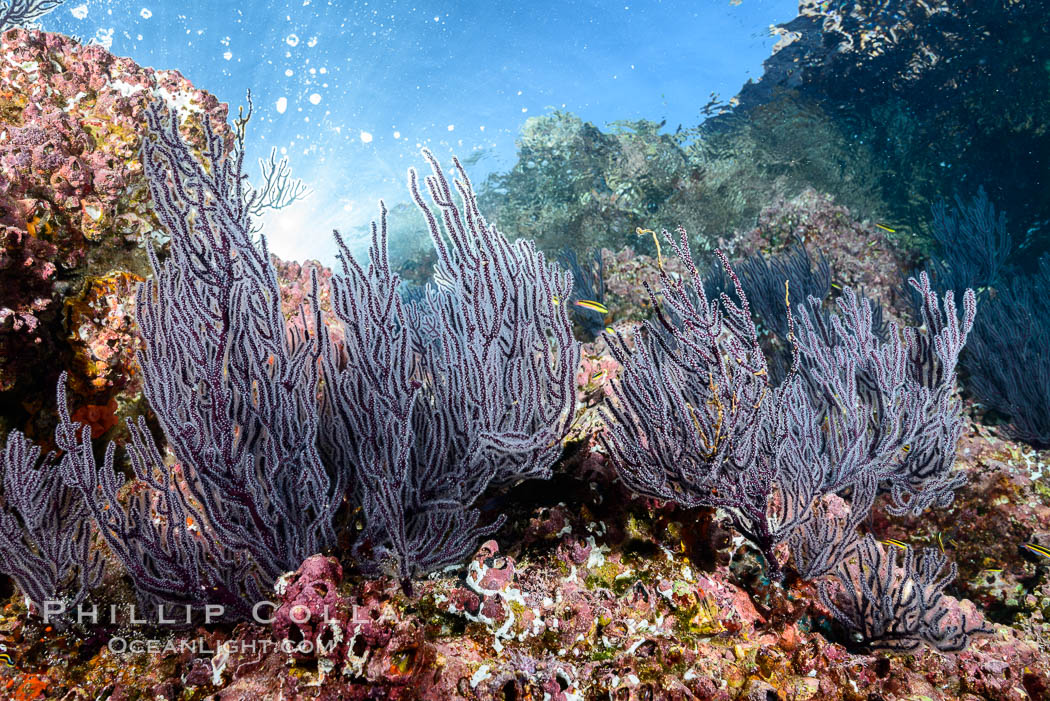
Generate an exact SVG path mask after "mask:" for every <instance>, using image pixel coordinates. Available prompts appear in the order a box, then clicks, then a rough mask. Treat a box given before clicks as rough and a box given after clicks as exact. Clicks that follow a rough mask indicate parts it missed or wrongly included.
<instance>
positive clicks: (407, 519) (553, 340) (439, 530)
mask: <svg viewBox="0 0 1050 701" xmlns="http://www.w3.org/2000/svg"><path fill="white" fill-rule="evenodd" d="M423 156H424V157H425V158H426V159H427V161H429V163H430V166H431V168H432V174H431V175H429V176H427V177H426V178H425V181H424V185H425V189H426V193H427V194H428V195H429V197H430V199H431V200H432V201H433V207H432V206H431V205H429V204H428V203H427V202H426V200H425V199H424V195H423V193H422V192H421V191H420V184H419V180H418V176H417V174H416V172H415V170H410V171H409V185H410V188H411V191H412V195H413V197H414V199H415V201H416V204H417V205H418V206H419V208H420V209H421V210H422V212H423V214H424V217H425V219H426V222H427V226H428V228H429V231H430V235H431V238H432V239H433V242H434V247H435V249H436V251H437V266H436V270H435V275H434V281H433V282H432V283H430V284H429V285H428V286H427V288H426V290H425V292H424V293H423V294H422V295H416V296H414V297H413V298H412V300H411V301H406V300H405V299H403V297H402V296H401V294H400V292H399V284H400V283H399V279H398V276H397V275H396V274H395V273H394V272H393V271H392V270H391V268H390V263H389V259H388V256H387V229H386V209H385V207H383V206H382V204H381V216H380V221H379V224H378V225H377V224H375V223H373V226H372V244H371V248H370V249H369V256H370V264H369V266H368V267H367V268H365V267H363V266H362V265H361V264H359V263H358V262H357V261H356V260H354V258H353V257H352V256H351V255H350V253H349V251H348V250H347V247H346V245H345V244H344V243H343V241H342V239H341V238H340V237H339V236H338V233H337V234H336V240H337V242H338V244H339V247H340V251H341V253H340V260H341V262H342V274H341V275H336V276H334V277H333V278H332V309H333V311H334V313H335V315H336V317H338V319H339V320H340V322H341V323H342V325H343V328H344V339H345V340H344V342H343V343H342V344H341V345H338V346H337V345H335V344H333V343H331V342H330V341H329V340H328V339H327V334H326V333H324V332H322V339H323V345H324V353H323V354H322V358H323V363H324V364H323V367H324V370H323V376H324V383H323V384H324V409H323V411H322V425H323V428H322V447H323V451H324V453H325V455H326V461H327V462H329V463H330V464H333V465H342V466H345V468H346V470H347V472H348V474H347V477H346V479H347V481H348V483H349V484H350V485H351V490H352V492H353V494H354V501H355V503H357V504H359V505H360V506H361V508H362V511H363V521H364V530H363V532H362V533H361V534H360V537H359V538H358V541H357V545H358V547H357V552H358V554H359V556H360V558H361V560H362V561H363V564H364V565H365V568H366V569H372V570H373V571H379V572H385V573H388V574H391V575H393V576H395V577H397V578H398V579H399V580H400V581H401V582H402V585H403V586H404V587H405V588H406V589H407V588H409V587H410V584H409V582H410V579H411V578H412V577H413V576H417V575H420V574H424V573H427V572H430V571H433V570H435V569H437V568H439V567H442V566H444V565H448V564H450V563H453V562H457V561H460V560H462V559H463V558H464V557H467V556H468V555H469V554H470V553H471V552H472V551H473V549H474V548H475V547H476V546H477V542H478V540H479V539H481V538H482V537H483V536H486V535H488V534H490V533H492V532H493V531H495V530H496V529H497V528H498V527H499V526H500V525H501V523H502V518H501V519H498V520H497V521H496V522H494V523H489V524H483V523H481V515H480V512H479V511H478V509H476V508H474V506H473V504H474V503H475V501H476V500H477V499H478V497H480V496H481V494H482V493H483V492H484V491H485V490H486V489H487V488H489V487H490V486H502V485H510V484H513V483H515V482H518V481H520V480H525V479H532V478H541V479H542V478H546V477H548V476H549V475H550V469H551V466H552V464H553V463H554V461H555V460H556V459H557V458H558V456H559V455H560V453H561V450H562V440H563V439H564V437H565V435H566V433H567V432H568V428H569V424H570V422H571V419H572V409H573V406H574V401H575V387H574V376H575V372H576V368H577V365H578V363H579V356H580V349H579V343H578V342H576V341H575V340H574V339H573V336H572V324H571V322H570V320H569V316H568V311H567V304H565V303H561V304H559V300H563V301H564V300H568V298H569V296H570V294H571V291H572V278H571V276H570V275H569V274H568V273H566V272H563V271H561V270H560V269H559V268H558V266H557V265H554V264H553V263H550V262H548V261H546V260H545V258H544V256H543V254H542V253H541V252H539V251H538V250H536V247H535V244H534V243H533V242H531V241H525V240H519V241H517V242H515V243H513V244H512V243H510V242H508V241H507V239H506V238H505V237H504V236H503V235H502V234H501V233H499V231H497V230H496V228H495V227H494V226H490V225H489V224H488V223H486V221H485V219H484V218H483V217H482V215H481V213H480V212H479V211H478V206H477V200H476V198H475V195H474V190H473V188H472V186H471V183H470V180H469V179H468V178H467V175H466V172H465V171H464V169H463V167H462V165H461V164H460V163H459V161H458V160H456V161H454V163H455V168H456V173H457V176H458V177H457V178H456V179H455V180H454V182H453V183H452V186H450V184H449V182H448V180H447V179H446V177H445V175H444V174H443V173H442V171H441V167H440V165H439V164H438V162H437V160H436V159H435V158H434V157H433V156H432V155H431V154H430V152H429V151H427V150H423ZM453 187H454V188H455V190H456V192H458V195H459V203H457V202H456V201H455V198H454V195H453V190H452V188H453Z"/></svg>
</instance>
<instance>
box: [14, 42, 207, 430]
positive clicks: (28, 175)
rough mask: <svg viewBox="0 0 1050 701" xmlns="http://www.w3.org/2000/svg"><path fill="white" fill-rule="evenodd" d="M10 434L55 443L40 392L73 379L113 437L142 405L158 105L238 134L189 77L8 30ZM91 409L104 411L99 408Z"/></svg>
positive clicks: (79, 396) (158, 236)
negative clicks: (141, 345) (150, 112)
mask: <svg viewBox="0 0 1050 701" xmlns="http://www.w3.org/2000/svg"><path fill="white" fill-rule="evenodd" d="M0 54H2V55H3V56H4V58H5V60H4V62H3V63H2V65H0V273H2V274H0V397H2V401H0V404H2V405H3V407H4V409H3V410H2V412H0V429H2V432H4V433H6V431H7V430H9V429H11V428H24V429H25V430H26V431H27V432H28V433H29V434H30V435H34V436H39V437H40V439H41V440H44V438H43V437H44V436H46V435H47V430H46V429H47V425H46V424H47V419H44V421H43V424H44V425H35V423H36V422H37V421H38V420H39V419H38V417H47V416H50V415H52V414H53V406H52V405H50V404H49V403H48V401H47V400H46V399H44V400H43V401H42V399H43V397H46V393H44V394H41V393H40V392H39V387H40V386H41V385H43V386H46V385H48V384H53V383H54V382H55V380H56V379H57V377H58V374H59V373H60V372H61V371H62V370H68V371H69V372H70V377H71V388H72V391H73V393H74V397H75V405H76V406H77V410H78V411H80V410H81V408H82V407H83V410H82V411H83V412H85V416H86V414H90V415H91V416H90V417H88V418H90V422H91V424H92V426H94V427H97V428H98V429H99V430H101V429H103V428H106V429H107V430H108V428H109V427H112V426H114V425H116V424H117V423H118V422H117V421H116V418H117V417H123V416H127V415H129V414H130V413H133V412H132V411H129V407H130V406H131V405H132V404H133V403H134V400H135V398H137V396H138V390H137V388H136V386H135V374H134V363H133V362H132V360H133V358H134V348H135V340H134V335H133V333H132V332H131V330H132V327H133V324H134V320H133V319H132V318H131V312H130V309H131V307H132V306H133V305H131V304H130V303H129V300H131V298H132V296H133V293H134V287H135V283H136V282H137V281H139V280H142V279H143V277H144V276H145V275H146V274H147V272H148V268H149V266H148V263H147V261H146V246H148V245H154V246H157V247H158V248H159V249H161V250H162V249H163V246H164V243H165V241H164V236H165V235H164V233H163V231H162V230H161V229H160V227H159V225H158V222H157V219H156V216H155V215H154V213H153V208H152V205H151V202H150V196H149V191H148V189H147V188H146V185H145V181H144V179H143V176H142V166H141V164H140V162H139V147H140V144H141V139H142V134H143V133H144V128H145V121H144V117H143V110H144V108H145V106H146V105H147V104H148V103H149V102H150V100H152V99H153V98H154V97H158V96H159V97H163V98H164V99H165V100H166V101H168V102H169V104H172V105H175V106H177V107H178V108H179V109H181V110H183V111H184V112H186V113H187V114H188V115H190V117H191V118H190V120H189V122H188V123H187V126H186V130H187V133H186V135H187V137H188V138H191V139H199V134H194V130H195V127H194V126H193V125H194V124H196V125H197V127H196V128H197V129H199V125H200V123H201V121H200V120H202V119H206V120H208V121H209V122H210V123H211V124H212V125H213V126H214V127H215V128H217V129H221V130H224V131H225V130H228V127H227V125H226V118H227V106H226V105H225V104H222V103H219V101H218V100H216V99H215V97H214V96H213V95H210V94H208V93H206V92H204V91H202V90H198V89H197V88H194V87H193V86H192V85H191V84H190V83H189V81H187V80H186V79H185V78H183V77H182V76H181V75H180V74H179V73H178V71H155V70H153V69H151V68H142V67H140V66H138V65H136V64H135V63H134V62H133V61H131V60H130V59H127V58H119V57H116V56H113V55H112V54H110V53H109V52H107V51H106V50H105V49H103V48H102V47H101V46H86V45H82V44H80V43H79V42H77V41H75V40H74V39H71V38H69V37H65V36H62V35H59V34H47V33H43V32H38V31H26V30H23V29H18V28H14V29H8V30H7V31H5V32H3V33H2V34H0ZM87 407H90V408H87Z"/></svg>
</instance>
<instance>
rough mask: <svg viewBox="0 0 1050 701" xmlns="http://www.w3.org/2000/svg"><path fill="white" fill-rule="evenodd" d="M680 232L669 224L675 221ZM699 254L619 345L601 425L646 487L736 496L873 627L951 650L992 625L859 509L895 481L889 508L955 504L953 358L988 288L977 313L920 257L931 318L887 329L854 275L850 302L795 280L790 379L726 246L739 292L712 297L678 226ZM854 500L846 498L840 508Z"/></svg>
mask: <svg viewBox="0 0 1050 701" xmlns="http://www.w3.org/2000/svg"><path fill="white" fill-rule="evenodd" d="M665 233H666V232H665ZM667 238H668V240H669V241H670V242H671V244H672V246H673V247H674V249H675V251H676V253H677V254H678V255H679V256H680V257H681V259H682V260H683V262H684V263H685V268H686V275H685V277H684V278H681V279H677V278H672V277H671V276H670V275H668V274H667V273H666V272H665V273H663V274H662V275H661V287H660V293H661V294H660V297H657V296H656V294H655V293H652V291H650V294H651V295H652V300H653V307H654V309H656V319H655V320H654V321H651V322H646V324H645V327H644V328H643V330H642V331H641V332H640V333H639V334H638V335H636V337H635V339H634V346H633V348H631V347H630V346H629V345H628V344H627V343H626V342H625V340H624V339H622V338H618V339H617V342H616V343H614V344H613V352H614V354H615V356H616V358H617V360H618V361H619V362H620V363H621V364H622V365H623V366H624V368H623V373H622V375H621V377H620V381H619V382H618V383H617V384H616V385H615V399H614V401H613V402H611V403H610V404H609V405H607V406H606V407H605V409H604V411H605V414H606V422H607V424H608V427H609V432H608V433H607V434H606V435H604V436H602V437H601V440H602V443H603V445H604V447H605V449H606V450H607V451H609V453H610V454H611V455H612V457H613V458H614V461H615V463H616V465H617V467H618V469H619V472H620V475H621V477H622V478H623V480H624V481H625V482H626V483H627V484H628V485H629V486H630V487H631V488H632V489H634V490H635V491H637V492H639V493H641V494H645V495H648V496H651V497H655V498H657V499H661V500H668V501H674V502H677V503H680V504H683V505H685V506H689V507H696V506H708V507H717V508H720V509H723V510H725V512H727V513H728V514H729V516H730V517H731V519H732V522H733V524H734V526H735V527H736V529H737V530H739V531H740V533H742V534H743V535H744V536H745V537H746V538H747V539H748V540H750V541H751V543H752V544H754V545H755V547H757V548H758V549H759V550H760V551H761V553H762V555H763V557H764V559H765V561H766V565H767V571H768V573H769V575H770V577H771V578H773V579H780V578H782V577H783V567H784V565H785V564H786V563H784V562H781V560H780V558H779V557H778V553H779V552H780V551H781V548H779V547H778V546H781V545H783V544H786V545H787V546H788V550H789V551H790V553H791V557H792V564H793V565H794V569H795V570H796V571H797V572H798V574H799V575H800V576H801V577H803V578H805V579H820V580H821V581H820V586H819V591H820V596H821V599H822V601H823V603H824V604H825V605H826V606H827V607H828V608H829V609H830V610H831V611H832V612H833V613H834V614H835V616H836V617H837V618H838V619H839V620H840V621H842V623H844V624H845V625H846V626H847V627H849V628H850V629H852V630H853V631H854V632H855V633H857V634H858V636H859V637H860V639H861V640H862V641H863V642H865V643H876V644H881V645H885V646H890V647H898V648H911V647H914V646H917V645H919V644H920V643H921V642H926V643H929V644H931V645H933V646H934V647H936V648H938V649H941V650H956V649H961V648H962V647H964V646H965V645H966V643H967V641H968V639H969V637H970V636H971V635H973V634H974V633H976V632H985V629H984V627H983V625H982V624H981V623H980V622H979V621H973V620H969V619H968V618H967V617H966V616H961V620H960V619H959V617H955V616H953V615H952V613H951V611H950V609H949V602H948V601H947V600H946V599H945V597H943V595H942V592H943V590H944V588H945V586H947V584H949V583H950V582H951V580H952V579H953V578H954V576H955V565H954V564H953V565H952V566H951V567H949V568H948V571H947V572H946V573H944V574H942V570H943V569H944V567H945V565H946V559H945V558H944V556H943V555H942V554H941V553H940V552H938V551H936V550H927V551H925V552H924V553H922V554H921V555H919V556H918V557H917V558H916V555H915V553H913V552H912V551H911V549H910V548H909V549H908V550H907V551H906V552H905V553H904V555H903V557H902V559H901V560H898V559H897V557H896V556H895V554H894V552H892V551H891V552H887V550H886V549H885V547H884V546H883V545H882V544H881V543H880V542H879V541H878V540H876V539H874V538H873V537H872V536H871V535H866V536H863V537H862V536H861V535H860V533H859V531H860V526H861V524H862V523H863V522H864V521H865V520H866V519H867V517H868V514H869V511H870V510H871V507H872V505H873V504H874V501H875V499H876V497H877V495H878V494H879V493H880V492H884V493H887V494H888V495H889V502H888V505H887V508H888V510H889V511H890V512H891V513H895V514H903V513H912V514H919V513H921V512H922V511H924V510H925V509H927V508H928V507H930V506H934V505H937V506H947V505H948V504H950V503H951V501H952V498H953V495H954V491H955V489H956V488H957V487H958V486H959V485H960V483H961V481H962V477H961V476H960V475H959V473H958V472H955V471H954V470H953V469H952V468H953V466H954V462H955V447H956V443H957V441H958V439H959V436H960V434H961V431H962V426H963V418H962V416H961V412H960V407H959V402H958V400H957V399H956V398H955V397H954V388H955V379H954V378H955V364H956V360H957V358H958V355H959V351H960V350H961V349H962V346H963V343H964V342H965V340H966V335H967V333H968V332H969V330H970V328H971V326H972V325H973V321H974V316H975V311H976V303H975V299H974V294H973V292H972V291H971V290H967V291H966V293H965V294H964V295H963V314H962V319H961V321H960V319H959V318H958V316H957V310H956V307H955V302H954V298H953V294H952V292H947V293H946V294H945V295H944V300H943V312H942V310H941V303H940V300H938V297H937V295H936V294H935V293H934V292H933V291H932V290H931V289H930V282H929V279H928V277H927V276H926V275H925V274H923V275H921V276H920V278H919V279H918V280H912V285H913V286H914V287H915V289H916V291H917V292H918V294H919V295H920V296H921V299H922V305H921V309H920V315H921V323H922V325H921V327H920V328H923V329H925V330H924V331H919V330H917V329H914V328H907V329H903V330H900V329H898V328H897V327H896V326H894V325H891V326H890V328H889V332H888V333H887V334H886V338H885V340H880V338H879V336H878V335H877V334H876V332H875V331H874V330H873V326H874V324H873V312H872V306H871V304H870V303H869V302H868V301H867V300H862V299H859V298H858V297H857V295H855V294H854V293H853V292H852V290H849V289H846V290H844V291H843V295H842V296H841V297H840V298H839V299H838V300H837V306H838V312H837V314H824V313H821V307H820V300H819V299H817V298H816V297H812V296H810V297H809V299H808V300H806V301H805V303H803V304H801V305H797V306H798V320H797V322H798V323H795V321H796V320H795V319H794V315H793V314H792V312H791V297H790V288H789V287H788V286H787V285H785V286H784V287H783V288H782V294H783V295H784V298H783V301H784V307H785V310H786V312H787V315H788V316H787V326H786V328H785V335H786V336H787V337H788V339H789V340H790V342H791V344H792V348H793V351H794V355H793V362H792V363H791V368H790V369H789V370H788V371H787V373H786V376H785V377H784V379H783V380H782V381H781V382H780V383H779V384H776V383H774V382H772V381H771V380H770V376H769V369H768V366H767V361H766V357H765V355H764V353H763V351H762V348H761V347H760V345H759V340H758V332H757V330H756V328H755V323H754V320H753V317H752V312H751V309H750V308H749V303H748V300H747V296H746V295H745V294H744V291H743V287H742V285H741V283H740V281H739V280H738V278H737V276H736V274H735V273H734V272H733V270H732V269H731V268H730V266H729V262H728V260H727V259H725V258H724V257H723V256H721V254H719V255H720V257H721V260H722V263H723V265H724V267H725V271H726V274H727V276H728V277H729V279H730V280H731V281H732V285H733V289H734V291H735V295H736V301H734V299H732V298H731V297H730V295H729V294H727V293H722V294H721V295H720V297H719V298H718V299H709V298H708V296H707V294H706V293H705V290H704V284H703V283H704V281H703V277H702V276H701V273H700V271H699V270H698V269H697V266H696V265H695V263H694V262H693V259H692V255H691V253H690V251H689V246H688V240H687V238H686V235H685V232H684V231H682V232H681V236H680V238H679V239H677V240H676V239H675V238H673V237H671V236H667ZM836 499H839V500H842V499H844V500H845V501H846V503H847V505H848V507H847V508H833V505H834V500H836Z"/></svg>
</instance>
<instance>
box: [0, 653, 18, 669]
mask: <svg viewBox="0 0 1050 701" xmlns="http://www.w3.org/2000/svg"><path fill="white" fill-rule="evenodd" d="M0 662H3V663H4V664H5V665H7V666H8V667H14V666H15V663H14V660H12V659H11V655H8V654H7V653H6V652H0Z"/></svg>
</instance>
